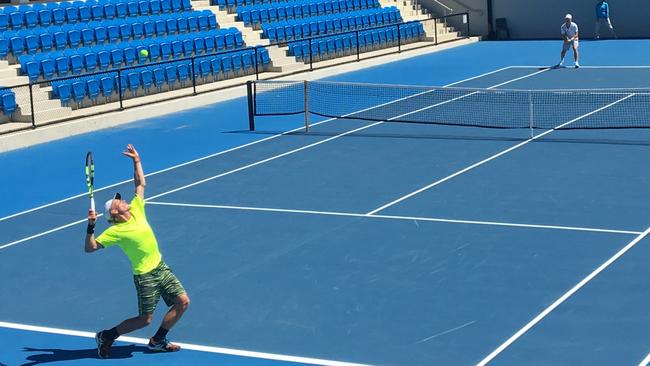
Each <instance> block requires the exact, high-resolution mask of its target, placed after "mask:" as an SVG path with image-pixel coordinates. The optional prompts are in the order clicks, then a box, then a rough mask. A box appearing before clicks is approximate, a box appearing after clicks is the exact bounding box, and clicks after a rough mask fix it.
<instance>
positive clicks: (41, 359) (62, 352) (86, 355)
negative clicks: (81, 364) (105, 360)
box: [22, 344, 154, 366]
mask: <svg viewBox="0 0 650 366" xmlns="http://www.w3.org/2000/svg"><path fill="white" fill-rule="evenodd" d="M23 351H25V352H45V353H40V354H36V355H31V356H28V357H26V360H28V361H29V362H27V363H24V364H22V366H33V365H41V364H44V363H50V362H63V361H75V360H84V359H99V357H98V356H97V349H96V348H91V349H79V350H68V349H59V348H31V347H25V348H23ZM134 352H140V353H145V354H148V353H154V352H152V351H150V350H149V349H148V348H147V347H145V346H136V345H135V344H131V345H128V346H113V347H111V357H110V359H113V360H115V359H125V358H132V357H133V353H134Z"/></svg>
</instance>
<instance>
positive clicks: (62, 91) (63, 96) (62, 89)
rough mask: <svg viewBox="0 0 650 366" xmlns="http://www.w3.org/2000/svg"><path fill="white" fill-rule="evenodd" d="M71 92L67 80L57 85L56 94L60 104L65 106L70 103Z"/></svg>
mask: <svg viewBox="0 0 650 366" xmlns="http://www.w3.org/2000/svg"><path fill="white" fill-rule="evenodd" d="M71 94H72V87H71V85H70V84H69V83H68V82H63V83H60V84H58V85H57V88H56V95H57V97H58V98H59V99H60V100H61V105H62V106H64V107H67V106H68V105H69V104H70V98H71Z"/></svg>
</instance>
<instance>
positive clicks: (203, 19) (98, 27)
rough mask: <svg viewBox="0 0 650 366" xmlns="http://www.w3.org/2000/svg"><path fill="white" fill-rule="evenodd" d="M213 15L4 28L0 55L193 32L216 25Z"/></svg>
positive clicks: (168, 16)
mask: <svg viewBox="0 0 650 366" xmlns="http://www.w3.org/2000/svg"><path fill="white" fill-rule="evenodd" d="M217 27H218V25H217V19H216V17H215V15H214V14H213V13H212V12H211V11H210V10H204V11H203V12H200V11H193V12H190V13H183V14H181V15H171V14H165V15H161V16H152V17H148V18H146V20H145V21H144V22H142V21H139V20H138V19H137V18H136V19H127V20H123V21H122V22H118V21H113V20H105V21H101V22H89V23H86V24H77V25H71V24H70V25H63V26H61V27H58V26H50V27H48V28H38V29H34V30H20V31H4V32H3V33H2V35H1V36H0V57H3V58H4V57H6V56H7V54H9V53H11V54H12V55H14V56H20V55H21V54H23V53H28V54H34V53H36V52H39V51H40V52H47V51H50V50H51V49H52V48H55V49H57V50H63V49H66V48H68V47H70V48H76V47H79V46H80V45H83V46H91V45H101V44H104V43H106V42H107V41H108V42H109V43H115V42H119V41H120V40H121V41H128V40H137V39H142V38H150V37H153V36H158V37H161V36H166V35H173V34H183V33H195V32H197V31H206V30H208V29H216V28H217Z"/></svg>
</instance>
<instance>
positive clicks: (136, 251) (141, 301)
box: [84, 145, 190, 358]
mask: <svg viewBox="0 0 650 366" xmlns="http://www.w3.org/2000/svg"><path fill="white" fill-rule="evenodd" d="M123 154H124V155H126V156H127V157H129V158H131V159H132V160H133V171H134V182H135V197H134V198H133V200H131V202H130V203H128V202H126V201H124V200H122V197H121V196H120V194H119V193H116V194H115V196H114V197H113V199H110V200H108V201H107V202H106V204H105V205H104V215H105V216H106V219H107V220H108V222H109V224H111V226H110V227H109V228H108V229H106V230H105V231H104V232H103V233H102V234H101V235H99V236H98V237H97V238H96V239H95V236H94V232H95V222H96V220H97V214H96V213H95V211H94V209H91V210H90V211H89V212H88V228H87V234H86V241H85V248H84V249H85V251H86V252H89V253H90V252H94V251H96V250H99V249H102V248H108V247H111V246H113V245H117V246H119V247H120V248H121V249H122V251H124V253H125V254H126V255H127V257H129V260H130V261H131V267H132V269H133V280H134V282H135V289H136V291H137V294H138V311H139V315H138V316H136V317H134V318H130V319H127V320H124V321H123V322H121V323H120V324H119V325H117V326H116V327H113V328H111V329H107V330H103V331H101V332H99V333H97V334H96V336H95V339H96V340H97V352H98V354H99V357H100V358H108V357H110V349H111V345H112V344H113V342H114V341H115V339H117V337H119V336H120V335H122V334H126V333H129V332H132V331H134V330H137V329H140V328H144V327H145V326H147V325H149V324H150V323H151V321H152V319H153V313H154V310H155V309H156V305H157V304H158V301H159V300H160V297H161V296H162V298H163V300H165V303H166V304H167V306H169V310H168V311H167V314H165V317H164V319H163V321H162V324H161V325H160V328H158V331H157V332H156V334H154V336H153V337H151V338H150V339H149V345H148V347H149V349H150V350H153V351H159V352H174V351H178V350H180V347H179V346H178V345H175V344H173V343H171V342H169V341H168V340H167V332H169V330H170V329H171V328H172V327H173V326H174V324H176V322H177V321H178V320H179V319H180V318H181V316H182V315H183V313H184V312H185V311H186V310H187V307H188V306H189V304H190V299H189V297H188V296H187V293H186V292H185V289H183V285H181V283H180V281H179V280H178V279H177V278H176V276H175V275H174V274H173V273H172V271H171V269H169V267H168V266H167V265H166V264H165V262H164V261H163V260H162V255H161V254H160V251H159V250H158V242H157V241H156V237H155V236H154V233H153V231H152V230H151V227H150V226H149V223H148V222H147V217H146V215H145V210H144V205H145V204H144V187H145V179H144V173H143V170H142V163H141V161H140V156H139V155H138V152H137V151H136V150H135V148H134V147H133V145H128V146H127V147H126V151H124V152H123ZM104 275H105V276H109V275H110V274H109V273H106V274H104Z"/></svg>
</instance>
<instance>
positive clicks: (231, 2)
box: [210, 0, 295, 11]
mask: <svg viewBox="0 0 650 366" xmlns="http://www.w3.org/2000/svg"><path fill="white" fill-rule="evenodd" d="M294 1H295V0H276V1H275V2H285V3H287V2H289V3H291V2H294ZM269 2H272V1H271V0H210V5H211V6H219V8H221V9H222V10H229V11H234V10H236V9H237V7H239V6H244V5H255V4H264V3H269Z"/></svg>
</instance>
